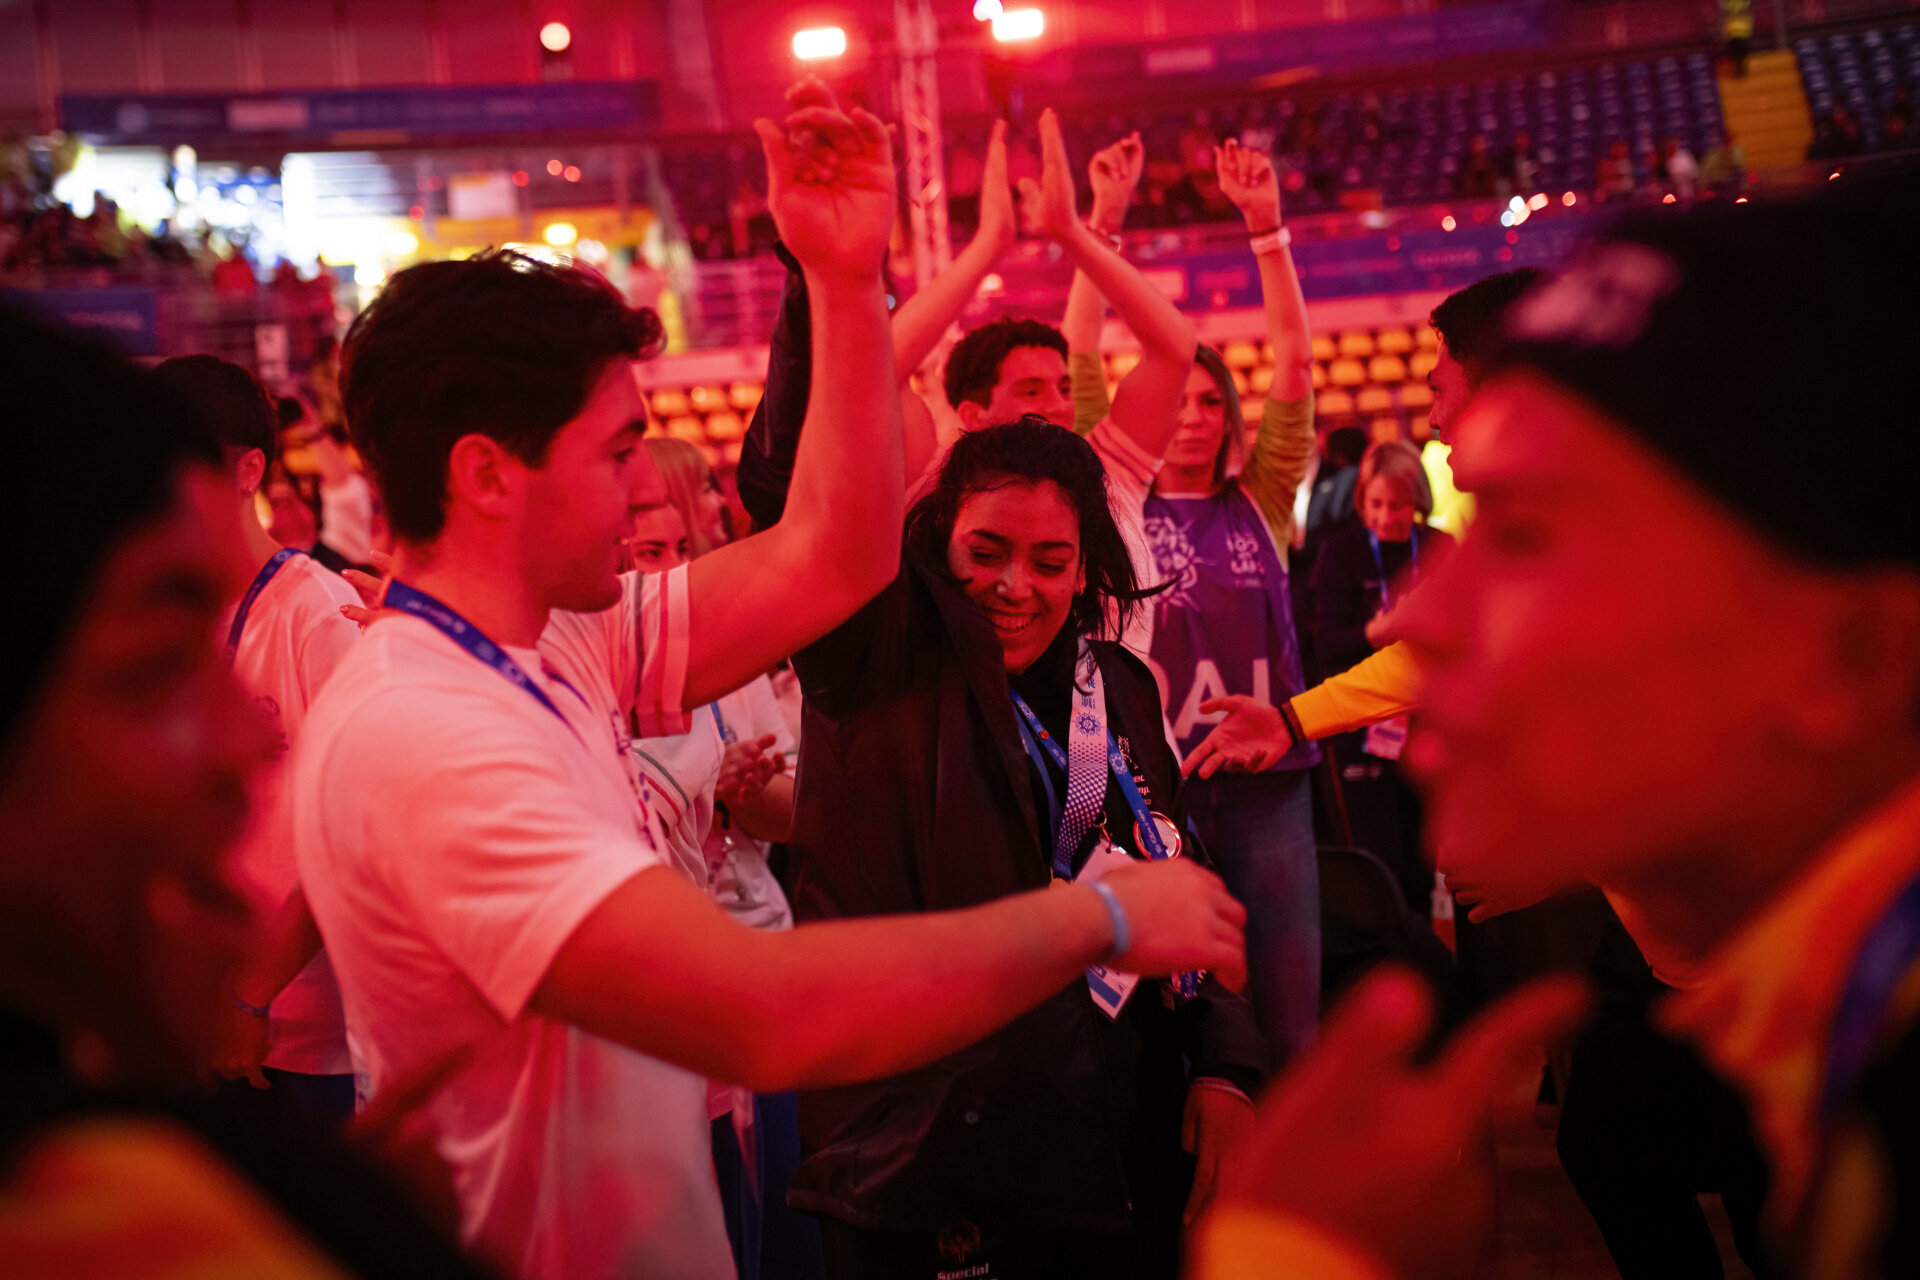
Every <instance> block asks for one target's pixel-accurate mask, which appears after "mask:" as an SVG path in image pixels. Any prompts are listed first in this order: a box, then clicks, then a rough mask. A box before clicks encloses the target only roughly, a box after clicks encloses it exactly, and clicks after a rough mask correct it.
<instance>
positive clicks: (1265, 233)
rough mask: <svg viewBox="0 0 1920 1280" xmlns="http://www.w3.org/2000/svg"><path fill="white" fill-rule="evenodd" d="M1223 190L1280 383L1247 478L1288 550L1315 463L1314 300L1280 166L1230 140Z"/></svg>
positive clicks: (1223, 160) (1217, 151) (1223, 154)
mask: <svg viewBox="0 0 1920 1280" xmlns="http://www.w3.org/2000/svg"><path fill="white" fill-rule="evenodd" d="M1213 163H1214V167H1215V169H1216V170H1217V172H1218V173H1219V175H1220V189H1221V190H1222V191H1224V192H1226V194H1227V197H1228V199H1230V200H1232V201H1233V203H1234V204H1235V206H1237V207H1238V208H1239V210H1240V215H1241V217H1243V218H1245V219H1246V221H1247V234H1248V236H1249V237H1250V238H1251V239H1252V241H1253V254H1254V261H1255V262H1256V263H1258V264H1259V268H1260V292H1261V296H1262V297H1263V298H1264V299H1265V301H1266V312H1267V342H1268V344H1269V345H1270V346H1271V347H1272V348H1273V385H1272V386H1270V387H1269V388H1268V389H1267V403H1266V408H1265V409H1264V410H1263V411H1262V412H1261V415H1260V431H1259V434H1258V435H1257V436H1256V437H1255V440H1254V446H1253V453H1252V455H1251V456H1250V457H1248V459H1247V467H1246V471H1245V472H1244V473H1243V474H1242V476H1241V481H1242V483H1243V484H1244V485H1245V486H1246V488H1247V491H1248V493H1249V494H1251V495H1252V497H1253V500H1254V502H1255V503H1256V504H1257V505H1258V506H1259V508H1260V514H1261V515H1262V516H1264V517H1265V518H1266V521H1267V527H1268V528H1269V529H1271V530H1272V531H1273V536H1274V538H1275V540H1276V541H1278V542H1279V544H1280V545H1281V546H1282V547H1284V546H1286V545H1287V544H1288V542H1289V541H1290V540H1291V535H1292V527H1293V499H1294V494H1295V493H1296V492H1297V491H1298V490H1299V488H1300V482H1301V481H1302V480H1304V479H1306V475H1307V467H1308V466H1309V465H1310V464H1311V463H1312V461H1313V451H1314V447H1315V445H1314V438H1313V333H1312V330H1310V329H1309V328H1308V327H1307V300H1306V298H1305V297H1304V296H1302V294H1301V292H1300V277H1299V275H1298V274H1297V273H1296V272H1295V271H1294V269H1293V252H1292V250H1291V249H1290V248H1289V247H1288V242H1289V241H1290V240H1291V239H1292V236H1291V234H1290V233H1283V232H1282V230H1281V228H1282V222H1281V214H1280V183H1279V181H1278V179H1276V178H1275V176H1274V172H1273V164H1272V162H1271V161H1269V160H1268V159H1267V157H1266V156H1264V155H1262V154H1260V153H1259V152H1258V151H1249V150H1247V149H1246V148H1245V147H1242V146H1241V145H1240V144H1239V143H1237V142H1235V141H1234V140H1233V139H1232V138H1229V139H1227V142H1226V145H1225V146H1220V147H1215V148H1214V149H1213Z"/></svg>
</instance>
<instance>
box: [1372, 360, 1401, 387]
mask: <svg viewBox="0 0 1920 1280" xmlns="http://www.w3.org/2000/svg"><path fill="white" fill-rule="evenodd" d="M1367 377H1368V378H1369V379H1371V380H1372V381H1374V382H1384V383H1389V384H1391V383H1395V382H1405V381H1406V380H1407V362H1406V361H1405V360H1402V359H1401V358H1400V357H1399V356H1390V355H1378V356H1375V357H1374V358H1373V359H1371V360H1369V361H1367Z"/></svg>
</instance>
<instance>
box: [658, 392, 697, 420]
mask: <svg viewBox="0 0 1920 1280" xmlns="http://www.w3.org/2000/svg"><path fill="white" fill-rule="evenodd" d="M649 403H650V404H652V405H653V416H654V417H656V418H677V417H679V416H681V415H682V414H685V413H688V412H690V411H691V410H692V409H693V405H692V404H690V403H689V402H688V401H687V393H686V392H684V391H656V392H654V393H653V399H652V400H651V401H649Z"/></svg>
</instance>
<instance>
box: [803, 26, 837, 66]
mask: <svg viewBox="0 0 1920 1280" xmlns="http://www.w3.org/2000/svg"><path fill="white" fill-rule="evenodd" d="M846 51H847V32H846V28H844V27H811V28H809V29H807V30H805V31H796V32H794V33H793V56H794V57H796V58H801V59H804V60H806V61H809V62H811V61H813V60H814V59H816V58H837V57H839V56H840V55H841V54H843V53H845V52H846Z"/></svg>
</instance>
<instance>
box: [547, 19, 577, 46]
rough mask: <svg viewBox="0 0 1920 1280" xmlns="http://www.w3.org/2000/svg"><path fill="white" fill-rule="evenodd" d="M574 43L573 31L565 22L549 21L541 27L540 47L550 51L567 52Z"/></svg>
mask: <svg viewBox="0 0 1920 1280" xmlns="http://www.w3.org/2000/svg"><path fill="white" fill-rule="evenodd" d="M572 44H573V32H572V31H571V30H569V29H568V27H567V24H566V23H564V22H549V23H548V24H547V25H546V26H544V27H542V28H540V47H541V48H542V49H545V50H546V51H547V52H548V53H565V52H566V51H567V49H568V48H569V47H571V46H572Z"/></svg>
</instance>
